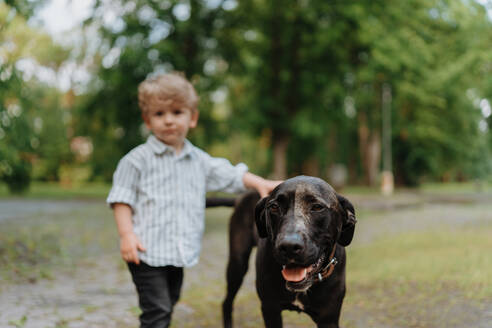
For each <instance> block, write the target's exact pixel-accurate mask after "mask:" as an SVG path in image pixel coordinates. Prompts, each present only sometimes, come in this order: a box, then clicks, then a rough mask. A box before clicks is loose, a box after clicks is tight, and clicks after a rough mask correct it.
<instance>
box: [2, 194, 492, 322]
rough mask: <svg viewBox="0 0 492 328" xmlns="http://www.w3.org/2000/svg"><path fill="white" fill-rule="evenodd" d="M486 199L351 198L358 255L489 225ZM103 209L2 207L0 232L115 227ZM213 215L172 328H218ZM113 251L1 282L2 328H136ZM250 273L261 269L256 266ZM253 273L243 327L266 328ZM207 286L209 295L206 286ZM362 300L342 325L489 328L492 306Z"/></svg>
mask: <svg viewBox="0 0 492 328" xmlns="http://www.w3.org/2000/svg"><path fill="white" fill-rule="evenodd" d="M489 197H490V195H488V196H487V195H486V196H483V195H475V196H468V195H467V196H453V197H442V196H435V197H433V198H432V197H429V196H425V197H424V196H421V195H418V194H404V195H400V196H396V197H393V198H392V199H391V200H389V199H383V198H381V197H380V196H367V195H353V196H352V197H351V199H352V201H353V203H354V204H355V206H356V208H357V210H358V211H359V213H361V214H360V215H359V223H358V225H357V230H356V237H355V239H354V242H353V247H364V245H369V244H371V242H372V241H373V240H375V239H376V238H378V237H380V236H383V235H387V234H398V233H400V232H408V231H425V230H429V229H432V228H435V227H442V226H452V227H460V226H469V225H475V224H482V223H483V222H482V221H487V222H488V223H490V222H492V211H490V210H492V205H489V204H488V203H489V202H488V200H489V199H490V198H489ZM470 204H472V206H473V204H477V205H476V206H481V207H482V210H481V212H480V213H482V214H481V215H473V214H470V212H469V209H470ZM104 207H105V205H104V204H103V203H102V202H87V201H69V202H67V201H63V202H61V201H45V200H43V201H41V200H39V201H36V200H0V209H1V210H0V212H1V214H0V233H2V224H7V223H8V224H9V225H12V224H19V225H22V222H23V220H24V219H26V218H28V217H29V218H30V220H32V217H33V216H35V215H37V213H40V212H42V213H43V215H46V216H60V215H63V213H71V212H72V211H74V210H77V211H86V210H88V209H90V211H92V213H99V214H100V215H102V216H105V217H107V218H102V219H104V220H106V219H107V220H111V213H110V212H109V211H108V210H107V209H105V208H104ZM422 209H425V211H426V213H427V215H426V216H425V217H423V216H419V215H418V213H419V212H418V211H421V210H422ZM207 212H208V214H207V215H208V217H214V216H223V217H224V218H222V219H221V220H219V221H217V220H215V221H214V220H211V222H209V223H208V225H207V233H206V235H205V238H204V244H203V251H202V256H201V260H200V263H199V264H198V265H197V266H195V267H193V268H190V269H187V270H186V271H185V283H184V288H183V293H182V299H181V300H180V302H179V303H178V305H177V306H176V309H175V313H174V320H173V327H220V326H221V321H220V320H221V319H220V303H221V299H222V297H223V295H224V290H225V283H224V275H225V265H226V259H227V246H226V245H227V236H226V233H225V232H226V221H227V218H226V215H225V214H224V210H223V209H222V210H220V209H213V210H208V211H207ZM225 213H226V214H227V213H228V212H225ZM483 213H485V214H483ZM99 214H98V215H99ZM375 215H376V216H377V217H378V218H377V221H374V220H371V221H369V220H367V221H366V220H364V216H375ZM429 217H432V220H429V219H428V218H429ZM374 222H377V224H374ZM112 237H115V235H114V236H112ZM109 244H110V245H112V246H111V247H109V248H108V249H104V250H103V251H96V252H95V253H96V255H94V254H91V255H90V256H86V257H83V258H81V259H80V261H77V262H76V266H74V267H71V268H60V270H55V271H54V272H55V273H54V274H52V275H51V277H50V278H48V279H36V280H34V281H31V282H24V283H19V282H15V281H11V280H4V281H2V280H0V327H26V328H48V327H49V328H68V327H70V328H75V327H91V328H98V327H101V328H102V327H105V328H110V327H122V328H126V327H137V326H138V311H139V310H138V306H137V300H136V294H135V291H134V287H133V285H132V283H131V280H130V276H129V274H128V272H127V270H126V268H125V266H124V264H123V263H122V261H121V260H120V259H119V257H118V249H117V241H116V240H114V241H111V242H110V243H109ZM350 247H352V245H351V246H350ZM252 260H253V256H252ZM251 267H254V263H253V262H251V266H250V268H251ZM252 271H254V270H252V269H250V270H249V273H248V275H247V277H246V281H245V283H244V285H243V287H242V289H241V291H240V293H239V295H238V298H237V301H236V307H235V322H236V323H237V325H236V327H259V326H261V323H262V321H261V317H260V314H259V302H258V300H257V298H256V294H255V290H254V274H253V272H252ZM490 274H492V272H491V273H490ZM0 279H2V278H1V277H0ZM208 285H209V286H210V288H205V287H207V286H208ZM350 293H353V295H352V296H351V294H350ZM357 293H361V294H363V293H370V291H364V290H355V291H354V290H353V289H350V286H349V294H348V296H347V300H346V304H344V308H343V312H342V319H341V323H342V326H343V327H345V328H350V327H360V328H362V327H364V328H365V327H391V328H395V327H476V328H491V327H492V300H491V299H488V300H485V301H484V300H481V301H480V302H479V301H476V300H472V299H470V298H467V297H465V296H464V295H462V293H461V292H459V291H456V290H455V289H453V288H450V289H449V290H447V291H445V292H441V294H440V295H436V297H435V298H433V299H421V298H419V297H418V290H411V288H410V290H408V291H406V292H405V293H407V294H406V295H404V297H402V295H401V292H399V291H398V290H397V289H395V288H392V286H388V288H387V289H386V292H385V293H384V295H371V296H368V295H365V298H361V297H359V296H358V295H355V294H357ZM378 297H381V298H383V299H386V300H387V299H388V298H389V299H394V302H390V303H392V309H387V308H381V307H379V306H384V307H386V306H387V304H388V302H380V303H378ZM367 299H369V300H372V299H373V303H374V304H372V305H371V306H365V305H364V304H363V302H366V301H367ZM378 304H379V305H378ZM389 312H391V315H389V314H388V313H389ZM284 325H285V327H312V326H313V324H312V322H311V321H310V320H309V318H307V317H305V316H304V315H299V314H297V313H286V314H285V315H284Z"/></svg>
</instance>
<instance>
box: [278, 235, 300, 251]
mask: <svg viewBox="0 0 492 328" xmlns="http://www.w3.org/2000/svg"><path fill="white" fill-rule="evenodd" d="M278 249H279V251H280V253H281V254H282V255H284V256H293V255H298V254H300V253H301V252H302V251H303V249H304V242H303V240H302V237H301V235H299V234H297V233H291V234H289V235H287V236H285V237H284V238H283V239H282V241H281V242H280V244H279V245H278Z"/></svg>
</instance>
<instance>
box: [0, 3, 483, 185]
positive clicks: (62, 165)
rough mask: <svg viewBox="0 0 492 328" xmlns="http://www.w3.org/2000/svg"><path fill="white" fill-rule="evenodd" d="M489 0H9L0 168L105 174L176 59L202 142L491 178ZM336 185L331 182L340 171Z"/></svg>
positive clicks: (445, 177) (341, 163)
mask: <svg viewBox="0 0 492 328" xmlns="http://www.w3.org/2000/svg"><path fill="white" fill-rule="evenodd" d="M491 13H492V8H491V4H490V2H488V1H472V0H458V1H442V0H425V1H424V0H420V1H419V0H412V1H292V2H288V3H285V2H282V1H234V0H225V1H221V0H208V1H198V0H197V1H195V0H190V1H151V0H149V1H134V0H132V1H120V0H111V1H109V0H108V1H96V0H92V1H70V0H65V1H62V0H53V1H30V0H25V1H22V0H20V1H6V2H2V3H1V4H0V24H1V25H0V27H1V30H0V31H1V34H0V38H1V39H0V41H1V43H0V44H1V48H0V82H1V84H0V99H1V101H0V142H1V143H0V145H1V146H0V177H1V181H2V182H3V183H4V184H6V186H7V187H8V189H9V190H10V191H11V192H23V191H24V190H26V189H27V188H28V187H29V184H30V182H36V181H43V182H57V183H61V184H62V185H64V186H66V187H70V186H73V185H77V184H82V183H85V182H104V183H108V182H110V181H111V177H112V173H113V171H114V169H115V166H116V164H117V161H118V160H119V159H120V158H121V157H122V155H124V154H125V153H127V152H128V151H129V150H130V149H131V148H133V147H135V146H136V145H138V144H140V143H142V142H143V141H144V140H145V138H146V136H147V134H148V132H147V131H146V129H145V128H144V126H143V124H142V120H141V118H140V112H139V109H138V106H137V85H138V83H139V82H141V81H142V80H144V79H145V78H146V77H147V76H149V75H151V74H157V73H162V72H169V71H174V70H177V71H181V72H184V73H185V74H186V76H187V77H188V78H189V79H190V80H191V81H193V83H194V84H195V86H196V88H197V90H198V92H199V94H200V97H201V99H200V107H199V108H200V111H201V117H200V124H199V128H198V129H196V130H195V131H193V132H192V133H191V135H190V138H191V139H192V141H193V142H194V143H195V144H196V145H198V146H199V147H202V148H204V149H207V150H208V151H209V152H210V153H212V154H213V155H215V156H225V157H227V158H229V159H230V160H231V161H232V162H238V161H244V162H246V163H247V164H248V165H249V166H250V168H251V170H252V171H253V172H257V173H259V174H261V175H265V176H271V177H275V178H285V177H288V176H293V175H297V174H308V175H315V176H320V177H322V178H326V179H328V180H333V181H332V182H333V183H334V184H337V185H338V184H348V185H367V186H377V185H378V184H379V183H380V180H381V176H380V173H381V171H392V172H393V174H394V181H395V183H396V185H397V186H402V187H414V186H419V185H421V184H423V183H426V182H453V181H459V182H464V181H477V182H480V183H485V182H486V181H490V180H491V172H492V161H491V149H492V135H491V132H490V124H491V122H492V118H491V99H492V51H491V45H492V22H491V17H492V14H491ZM335 180H336V181H335Z"/></svg>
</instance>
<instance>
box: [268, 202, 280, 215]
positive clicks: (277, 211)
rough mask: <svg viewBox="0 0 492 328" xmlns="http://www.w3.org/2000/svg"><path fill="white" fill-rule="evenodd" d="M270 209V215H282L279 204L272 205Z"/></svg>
mask: <svg viewBox="0 0 492 328" xmlns="http://www.w3.org/2000/svg"><path fill="white" fill-rule="evenodd" d="M268 209H269V210H270V213H272V214H275V215H277V214H280V207H278V205H277V204H271V205H270V206H268Z"/></svg>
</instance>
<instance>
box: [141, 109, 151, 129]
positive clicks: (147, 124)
mask: <svg viewBox="0 0 492 328" xmlns="http://www.w3.org/2000/svg"><path fill="white" fill-rule="evenodd" d="M142 120H143V121H144V123H145V126H146V127H147V129H149V130H150V120H149V116H148V115H147V114H146V113H144V112H142Z"/></svg>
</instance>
